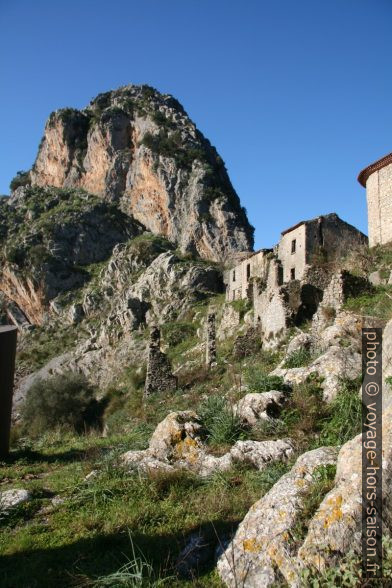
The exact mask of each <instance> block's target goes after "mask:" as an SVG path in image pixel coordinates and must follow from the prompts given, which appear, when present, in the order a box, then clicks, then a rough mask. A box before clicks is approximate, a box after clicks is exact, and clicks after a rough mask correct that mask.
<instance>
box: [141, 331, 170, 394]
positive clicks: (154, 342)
mask: <svg viewBox="0 0 392 588" xmlns="http://www.w3.org/2000/svg"><path fill="white" fill-rule="evenodd" d="M176 388H177V378H176V376H173V373H172V370H171V365H170V362H169V359H168V358H167V356H166V355H165V353H163V352H162V351H161V333H160V330H159V328H158V327H156V326H154V327H152V328H151V333H150V346H149V350H148V361H147V375H146V384H145V388H144V395H145V396H149V395H150V394H154V393H155V392H166V391H169V390H175V389H176Z"/></svg>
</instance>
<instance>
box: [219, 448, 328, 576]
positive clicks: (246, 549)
mask: <svg viewBox="0 0 392 588" xmlns="http://www.w3.org/2000/svg"><path fill="white" fill-rule="evenodd" d="M337 452H338V451H337V449H335V448H333V447H322V448H320V449H315V450H313V451H308V452H307V453H304V454H303V455H301V456H300V457H299V458H298V459H297V461H296V463H295V465H294V466H293V468H292V469H291V471H290V472H288V473H287V474H285V475H284V476H282V477H281V478H280V480H279V481H278V482H276V484H274V486H273V487H272V488H271V490H270V491H269V492H267V494H266V495H265V496H263V497H262V498H261V499H260V500H259V501H258V502H256V503H255V504H254V505H253V506H252V507H251V509H250V510H249V512H248V514H247V515H246V516H245V518H244V520H243V521H242V522H241V524H240V525H239V527H238V530H237V532H236V534H235V536H234V538H233V539H232V541H231V542H230V543H229V545H228V547H227V548H226V550H225V552H224V553H223V555H221V556H220V558H219V560H218V564H217V565H218V572H219V575H220V577H221V579H222V580H223V582H224V583H225V584H226V586H229V587H233V588H237V587H238V586H241V587H243V588H261V587H262V588H268V587H269V586H273V585H274V584H275V583H276V582H277V581H278V579H279V576H278V574H279V575H280V574H281V575H283V577H284V578H285V580H286V582H287V583H288V584H289V586H298V587H299V586H300V585H301V584H300V570H301V565H300V563H299V562H298V561H297V558H296V553H295V544H294V542H293V541H292V539H291V532H292V531H293V529H294V527H295V525H296V523H297V521H298V519H299V518H300V516H301V510H302V508H303V504H304V500H305V498H306V495H307V494H308V493H309V491H310V490H311V488H312V486H313V484H314V478H313V473H314V471H315V470H316V468H318V467H319V466H322V465H329V464H335V463H336V458H337Z"/></svg>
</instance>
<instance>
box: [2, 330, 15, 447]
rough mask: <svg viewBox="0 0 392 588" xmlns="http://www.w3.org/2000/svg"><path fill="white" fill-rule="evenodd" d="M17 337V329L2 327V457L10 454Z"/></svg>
mask: <svg viewBox="0 0 392 588" xmlns="http://www.w3.org/2000/svg"><path fill="white" fill-rule="evenodd" d="M16 336H17V328H16V327H13V326H5V327H0V457H7V455H8V453H9V445H10V431H11V412H12V390H13V385H14V372H15V354H16Z"/></svg>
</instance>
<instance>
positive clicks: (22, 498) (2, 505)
mask: <svg viewBox="0 0 392 588" xmlns="http://www.w3.org/2000/svg"><path fill="white" fill-rule="evenodd" d="M30 499H31V494H30V492H28V491H27V490H24V489H22V488H17V489H12V490H4V492H0V512H5V511H8V510H10V509H12V508H15V507H16V506H19V504H23V503H24V502H27V501H28V500H30Z"/></svg>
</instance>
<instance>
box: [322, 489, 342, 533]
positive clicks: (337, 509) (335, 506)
mask: <svg viewBox="0 0 392 588" xmlns="http://www.w3.org/2000/svg"><path fill="white" fill-rule="evenodd" d="M342 502H343V498H342V496H341V495H338V496H331V497H330V498H328V500H327V504H328V506H330V507H331V510H330V513H329V514H327V515H326V517H325V519H324V528H327V527H329V526H330V525H332V523H335V522H336V521H340V520H341V519H342V517H343V512H342Z"/></svg>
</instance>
